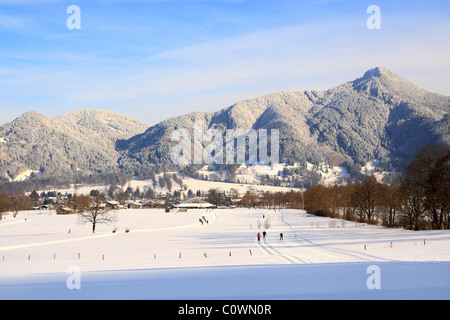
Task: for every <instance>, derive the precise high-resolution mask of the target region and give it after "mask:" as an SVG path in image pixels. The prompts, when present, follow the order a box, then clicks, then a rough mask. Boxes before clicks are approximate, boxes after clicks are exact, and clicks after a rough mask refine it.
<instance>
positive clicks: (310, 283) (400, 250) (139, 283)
mask: <svg viewBox="0 0 450 320" xmlns="http://www.w3.org/2000/svg"><path fill="white" fill-rule="evenodd" d="M203 216H205V218H206V220H208V223H203V224H201V223H200V222H199V219H200V218H201V217H203ZM263 217H264V218H263ZM115 228H117V231H116V232H115V233H113V232H112V230H113V229H115ZM127 228H128V229H129V230H130V231H129V232H128V233H126V232H125V230H126V229H127ZM69 230H70V233H69ZM96 230H97V232H96V233H95V234H92V233H91V226H90V225H81V224H79V223H78V219H77V216H76V215H55V214H54V213H52V212H41V213H39V212H21V213H19V215H18V216H17V218H15V219H14V218H12V216H11V215H8V216H6V218H5V219H3V220H2V221H0V299H449V298H450V232H449V231H421V232H414V231H407V230H400V229H385V228H382V227H376V226H368V225H365V224H359V223H353V222H348V221H341V220H336V219H330V218H321V217H315V216H309V215H307V214H306V213H305V212H303V211H301V210H281V211H279V210H277V211H274V210H262V209H231V210H218V209H216V210H212V211H211V210H210V211H206V210H190V211H189V212H187V213H173V212H172V213H165V212H164V210H160V209H145V210H123V211H119V212H117V219H116V221H115V222H114V223H113V224H111V225H98V226H97V229H96ZM264 230H266V232H267V236H266V238H265V239H264V238H261V241H260V242H258V241H257V237H256V235H257V233H258V232H261V233H262V231H264ZM280 233H283V240H280V237H279V235H280Z"/></svg>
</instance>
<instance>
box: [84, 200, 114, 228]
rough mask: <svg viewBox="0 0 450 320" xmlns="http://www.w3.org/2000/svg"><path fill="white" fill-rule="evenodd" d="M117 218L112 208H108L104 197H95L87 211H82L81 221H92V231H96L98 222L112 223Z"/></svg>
mask: <svg viewBox="0 0 450 320" xmlns="http://www.w3.org/2000/svg"><path fill="white" fill-rule="evenodd" d="M115 219H116V215H115V214H114V213H113V212H112V210H111V209H109V208H107V207H106V205H104V203H103V202H102V197H101V196H99V197H95V198H94V199H93V200H92V203H91V205H90V206H89V208H87V210H86V211H84V212H82V213H80V215H79V220H80V223H83V224H84V223H91V224H92V233H95V227H96V225H97V224H98V223H106V224H109V223H112V222H114V221H115Z"/></svg>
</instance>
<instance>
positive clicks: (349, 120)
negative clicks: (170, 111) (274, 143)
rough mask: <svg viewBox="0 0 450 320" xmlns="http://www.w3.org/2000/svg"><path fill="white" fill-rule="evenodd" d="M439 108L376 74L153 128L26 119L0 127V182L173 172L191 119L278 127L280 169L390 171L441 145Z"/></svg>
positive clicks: (95, 119)
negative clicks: (374, 164)
mask: <svg viewBox="0 0 450 320" xmlns="http://www.w3.org/2000/svg"><path fill="white" fill-rule="evenodd" d="M449 110H450V97H448V96H443V95H440V94H436V93H432V92H428V91H426V90H424V89H422V88H419V87H417V86H416V85H414V84H412V83H411V82H409V81H407V80H406V79H404V78H402V77H401V76H399V75H397V74H395V73H394V72H392V71H390V70H388V69H386V68H383V67H377V68H374V69H371V70H369V71H367V72H366V73H365V74H364V75H363V76H362V77H360V78H358V79H356V80H353V81H349V82H347V83H344V84H342V85H339V86H337V87H334V88H331V89H329V90H326V91H298V92H285V91H280V92H275V93H271V94H267V95H264V96H261V97H257V98H255V99H250V100H245V101H240V102H237V103H236V104H234V105H232V106H230V107H228V108H225V109H222V110H219V111H217V112H193V113H189V114H185V115H181V116H177V117H173V118H170V119H167V120H165V121H162V122H160V123H158V124H156V125H153V126H150V125H148V124H146V123H144V122H142V121H139V120H137V119H133V118H131V117H128V116H125V115H121V114H117V113H114V112H109V111H100V110H81V111H76V112H72V113H70V114H67V115H63V116H60V117H53V118H50V117H47V116H45V115H42V114H39V113H37V112H27V113H25V114H24V115H22V116H20V117H19V118H17V119H16V120H14V121H12V122H10V123H7V124H5V125H3V126H0V179H4V181H7V180H10V179H15V178H16V177H22V176H24V175H25V176H29V175H30V174H31V175H33V173H32V172H34V175H36V174H38V175H39V174H40V175H43V176H57V177H60V176H73V175H74V174H75V173H77V174H80V175H89V174H95V173H102V174H105V173H111V172H116V171H120V170H122V171H125V172H127V173H131V174H134V175H136V174H140V173H142V174H143V176H145V175H148V173H149V172H151V171H157V172H161V171H164V170H167V171H177V170H179V169H180V168H179V167H177V166H176V165H175V164H174V163H173V161H172V159H171V150H172V148H173V146H174V143H173V142H171V134H172V132H173V131H174V130H176V129H181V128H185V129H187V130H188V131H190V132H191V134H192V131H193V126H194V122H195V121H201V122H202V123H203V128H204V130H206V129H209V128H217V129H220V130H223V131H224V130H225V129H237V128H238V129H242V130H244V131H247V130H249V129H255V130H258V129H267V130H270V129H278V130H279V132H280V161H281V162H283V163H285V164H287V165H290V166H293V165H294V164H295V163H298V164H300V166H299V168H302V166H303V167H304V168H307V164H308V163H310V164H313V165H316V166H318V165H321V164H324V163H325V164H328V165H329V166H332V167H335V166H342V165H346V166H347V167H348V168H350V169H352V166H354V167H355V171H359V169H360V167H359V166H364V165H365V164H367V163H368V162H369V161H373V160H375V159H377V160H378V161H379V163H380V165H381V166H385V167H390V168H392V167H396V168H398V167H402V166H404V165H405V164H406V163H407V162H408V161H409V160H410V159H411V158H412V157H413V155H414V153H415V152H416V150H417V149H418V148H420V147H421V146H423V145H424V144H426V143H446V144H450V134H449V127H450V117H449ZM358 167H359V169H358ZM386 169H387V170H388V171H389V168H386ZM299 170H300V169H299ZM294 171H295V170H294ZM21 174H22V176H20V175H21Z"/></svg>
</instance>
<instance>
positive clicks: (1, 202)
mask: <svg viewBox="0 0 450 320" xmlns="http://www.w3.org/2000/svg"><path fill="white" fill-rule="evenodd" d="M11 207H12V203H11V198H10V197H9V196H8V195H7V194H6V193H0V220H2V219H3V213H5V212H8V211H10V210H11Z"/></svg>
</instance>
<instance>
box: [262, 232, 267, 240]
mask: <svg viewBox="0 0 450 320" xmlns="http://www.w3.org/2000/svg"><path fill="white" fill-rule="evenodd" d="M266 234H267V232H266V230H264V231H263V238H264V239H265V238H266Z"/></svg>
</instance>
